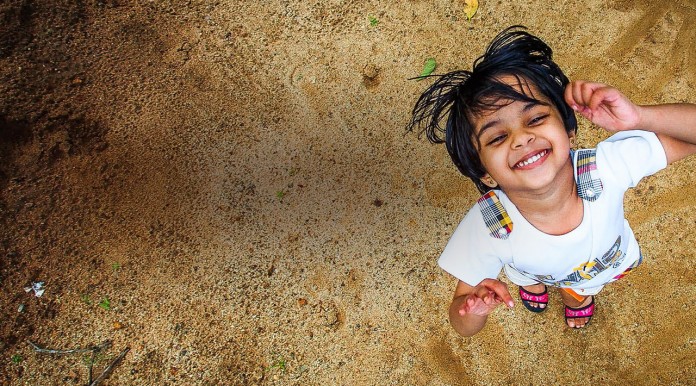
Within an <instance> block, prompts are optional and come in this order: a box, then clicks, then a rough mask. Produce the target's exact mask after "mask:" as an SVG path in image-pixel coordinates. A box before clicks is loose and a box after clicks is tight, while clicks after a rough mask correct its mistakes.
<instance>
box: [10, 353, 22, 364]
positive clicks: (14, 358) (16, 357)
mask: <svg viewBox="0 0 696 386" xmlns="http://www.w3.org/2000/svg"><path fill="white" fill-rule="evenodd" d="M10 359H11V360H12V363H19V362H21V361H22V359H23V358H22V356H21V355H19V354H15V355H12V357H11V358H10Z"/></svg>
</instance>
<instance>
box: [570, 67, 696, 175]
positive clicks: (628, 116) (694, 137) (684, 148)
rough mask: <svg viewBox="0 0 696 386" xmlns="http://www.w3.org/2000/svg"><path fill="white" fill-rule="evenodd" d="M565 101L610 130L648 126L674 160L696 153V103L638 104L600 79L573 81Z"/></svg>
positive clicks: (670, 158)
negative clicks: (597, 81) (595, 81)
mask: <svg viewBox="0 0 696 386" xmlns="http://www.w3.org/2000/svg"><path fill="white" fill-rule="evenodd" d="M565 99H566V102H567V103H568V104H569V105H570V107H572V108H573V110H575V111H577V112H578V113H580V114H581V115H582V116H584V117H585V118H587V119H589V120H590V121H592V123H594V124H596V125H598V126H601V127H603V128H605V129H606V130H609V131H623V130H634V129H640V130H647V131H652V132H653V133H655V134H657V137H658V138H659V139H660V142H661V143H662V146H663V147H664V149H665V153H666V154H667V162H668V163H672V162H675V161H678V160H680V159H682V158H684V157H687V156H689V155H691V154H694V153H696V105H694V104H690V103H681V104H664V105H653V106H637V105H635V104H634V103H633V102H631V101H630V100H629V99H628V98H627V97H626V96H625V95H623V94H622V93H621V92H620V91H619V90H617V89H615V88H613V87H611V86H607V85H605V84H601V83H592V82H586V81H582V80H579V81H574V82H571V83H570V84H568V86H567V87H566V90H565Z"/></svg>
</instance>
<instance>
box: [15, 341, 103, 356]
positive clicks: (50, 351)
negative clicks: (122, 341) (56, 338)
mask: <svg viewBox="0 0 696 386" xmlns="http://www.w3.org/2000/svg"><path fill="white" fill-rule="evenodd" d="M27 342H29V344H30V345H31V347H33V348H34V351H36V352H38V353H42V354H57V355H64V354H79V353H85V352H90V351H91V352H95V351H101V350H104V349H107V348H109V347H111V341H109V340H107V341H104V342H102V343H101V344H100V345H98V346H92V347H87V348H75V349H71V350H54V349H49V348H43V347H41V346H39V345H37V344H36V343H34V342H32V341H30V340H28V341H27Z"/></svg>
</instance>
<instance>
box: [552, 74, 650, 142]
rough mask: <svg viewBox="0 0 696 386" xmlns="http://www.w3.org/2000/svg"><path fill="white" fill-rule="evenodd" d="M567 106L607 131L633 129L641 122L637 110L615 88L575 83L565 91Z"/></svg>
mask: <svg viewBox="0 0 696 386" xmlns="http://www.w3.org/2000/svg"><path fill="white" fill-rule="evenodd" d="M565 100H566V103H568V105H570V107H571V108H572V109H573V110H575V111H577V112H578V113H580V114H581V115H582V116H583V117H585V118H587V119H589V120H590V121H591V122H592V123H594V124H595V125H598V126H600V127H602V128H604V129H606V130H609V131H622V130H632V129H635V128H636V126H637V125H638V122H640V108H639V107H638V106H636V105H635V104H633V102H631V101H630V100H629V99H628V98H627V97H626V96H625V95H623V94H622V93H621V92H620V91H619V90H617V89H615V88H614V87H611V86H608V85H606V84H602V83H593V82H587V81H584V80H577V81H573V82H570V83H569V84H568V86H566V89H565Z"/></svg>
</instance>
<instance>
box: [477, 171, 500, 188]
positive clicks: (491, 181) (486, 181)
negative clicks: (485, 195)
mask: <svg viewBox="0 0 696 386" xmlns="http://www.w3.org/2000/svg"><path fill="white" fill-rule="evenodd" d="M481 182H483V184H484V185H486V186H488V187H489V188H491V189H495V188H496V187H498V183H497V182H495V180H494V179H493V177H491V175H490V174H488V173H486V174H485V175H484V176H483V177H481Z"/></svg>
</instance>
